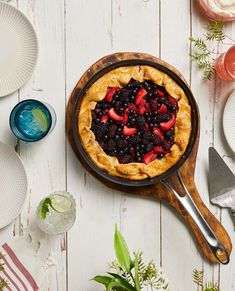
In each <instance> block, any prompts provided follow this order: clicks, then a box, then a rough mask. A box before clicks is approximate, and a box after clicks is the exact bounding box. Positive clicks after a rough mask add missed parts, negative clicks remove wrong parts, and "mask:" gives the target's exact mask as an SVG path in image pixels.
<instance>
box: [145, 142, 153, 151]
mask: <svg viewBox="0 0 235 291" xmlns="http://www.w3.org/2000/svg"><path fill="white" fill-rule="evenodd" d="M152 149H153V143H148V144H147V145H146V146H145V148H144V151H145V153H148V152H150V151H151V150H152Z"/></svg>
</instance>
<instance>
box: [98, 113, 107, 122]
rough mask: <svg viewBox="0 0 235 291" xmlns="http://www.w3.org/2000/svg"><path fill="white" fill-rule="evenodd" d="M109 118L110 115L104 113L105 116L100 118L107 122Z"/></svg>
mask: <svg viewBox="0 0 235 291" xmlns="http://www.w3.org/2000/svg"><path fill="white" fill-rule="evenodd" d="M108 119H109V117H108V115H107V114H106V115H104V116H102V117H101V119H100V122H104V123H105V122H107V121H108Z"/></svg>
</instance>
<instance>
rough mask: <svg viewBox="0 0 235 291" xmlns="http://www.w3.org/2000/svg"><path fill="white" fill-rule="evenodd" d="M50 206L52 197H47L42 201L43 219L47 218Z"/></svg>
mask: <svg viewBox="0 0 235 291" xmlns="http://www.w3.org/2000/svg"><path fill="white" fill-rule="evenodd" d="M49 206H51V199H50V198H46V199H45V200H44V201H43V203H42V208H41V217H42V219H46V216H47V213H48V212H49Z"/></svg>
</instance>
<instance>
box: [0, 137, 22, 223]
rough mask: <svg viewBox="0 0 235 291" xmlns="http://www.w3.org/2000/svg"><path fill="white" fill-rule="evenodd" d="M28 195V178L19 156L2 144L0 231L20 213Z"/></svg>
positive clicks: (0, 162)
mask: <svg viewBox="0 0 235 291" xmlns="http://www.w3.org/2000/svg"><path fill="white" fill-rule="evenodd" d="M26 194H27V176H26V172H25V168H24V166H23V163H22V161H21V159H20V157H19V156H18V154H17V153H16V152H15V151H14V150H13V149H11V148H10V147H8V146H7V145H5V144H3V143H1V142H0V229H1V228H3V227H5V226H7V225H8V224H10V223H11V222H12V221H13V220H14V219H15V218H16V217H17V216H18V215H19V213H20V211H21V208H22V207H23V205H24V201H25V198H26Z"/></svg>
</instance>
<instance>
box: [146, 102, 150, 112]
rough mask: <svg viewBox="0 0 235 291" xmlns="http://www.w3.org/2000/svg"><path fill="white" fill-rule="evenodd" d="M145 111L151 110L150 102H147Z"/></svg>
mask: <svg viewBox="0 0 235 291" xmlns="http://www.w3.org/2000/svg"><path fill="white" fill-rule="evenodd" d="M145 111H146V112H151V109H150V107H149V103H146V104H145Z"/></svg>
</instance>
